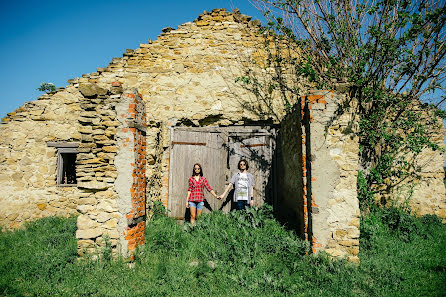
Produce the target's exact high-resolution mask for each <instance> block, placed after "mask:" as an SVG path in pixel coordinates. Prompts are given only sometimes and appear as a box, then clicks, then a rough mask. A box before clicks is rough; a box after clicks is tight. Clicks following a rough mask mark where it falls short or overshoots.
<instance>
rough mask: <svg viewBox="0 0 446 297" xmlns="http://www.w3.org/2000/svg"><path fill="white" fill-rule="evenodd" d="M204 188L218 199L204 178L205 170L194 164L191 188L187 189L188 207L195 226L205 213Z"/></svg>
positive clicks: (190, 182)
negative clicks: (202, 213)
mask: <svg viewBox="0 0 446 297" xmlns="http://www.w3.org/2000/svg"><path fill="white" fill-rule="evenodd" d="M203 188H206V190H208V192H211V194H212V196H214V197H215V198H217V194H215V192H214V190H212V188H211V187H210V186H209V184H208V181H207V179H206V178H205V177H204V176H203V169H202V168H201V165H200V164H199V163H195V164H194V169H193V170H192V176H191V177H190V178H189V188H188V189H187V199H186V200H187V201H186V207H189V209H190V223H191V224H192V225H193V224H194V223H195V220H198V216H199V215H200V214H201V212H202V211H203V206H204V193H203Z"/></svg>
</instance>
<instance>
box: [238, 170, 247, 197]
mask: <svg viewBox="0 0 446 297" xmlns="http://www.w3.org/2000/svg"><path fill="white" fill-rule="evenodd" d="M237 200H248V174H247V173H246V172H245V173H240V174H239V178H238V184H237Z"/></svg>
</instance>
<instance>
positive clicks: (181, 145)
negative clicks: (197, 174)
mask: <svg viewBox="0 0 446 297" xmlns="http://www.w3.org/2000/svg"><path fill="white" fill-rule="evenodd" d="M172 133H173V135H172V138H171V139H172V140H171V144H170V149H171V151H170V156H171V157H170V179H169V200H168V209H169V210H170V212H169V216H172V217H175V218H178V219H183V218H184V216H185V214H186V197H187V189H188V180H189V177H191V176H192V168H193V165H194V164H195V163H200V164H201V166H202V168H203V173H204V176H205V177H206V179H207V180H208V183H209V185H210V186H211V188H213V189H214V191H216V192H217V193H221V192H222V191H223V189H224V182H225V179H224V172H225V167H226V166H225V154H226V151H225V149H224V142H225V140H224V139H223V138H222V137H221V133H220V132H219V131H216V130H213V129H205V130H203V129H199V128H197V129H194V128H175V129H174V130H173V131H172ZM204 193H205V199H206V201H205V208H204V210H203V211H204V212H209V211H212V210H216V209H219V207H220V206H221V203H222V202H221V201H220V200H217V199H215V198H214V197H213V196H212V195H211V194H210V193H208V192H207V190H204Z"/></svg>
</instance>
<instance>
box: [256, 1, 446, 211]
mask: <svg viewBox="0 0 446 297" xmlns="http://www.w3.org/2000/svg"><path fill="white" fill-rule="evenodd" d="M251 2H252V3H253V4H254V5H255V6H256V7H257V8H258V9H260V10H261V11H263V13H264V14H265V16H266V17H267V18H268V19H269V23H268V26H267V29H268V30H269V32H271V33H272V34H277V35H280V36H282V37H285V38H286V39H287V40H288V43H289V44H291V45H292V46H294V47H295V48H296V49H298V50H297V51H299V52H300V54H301V56H300V59H299V60H298V61H296V62H295V63H294V67H295V73H296V74H297V75H299V76H302V77H305V78H307V79H308V80H309V81H310V82H311V83H312V84H313V85H314V86H315V87H316V88H320V89H336V87H339V85H340V84H343V85H344V86H346V87H347V89H348V93H349V95H350V98H353V99H355V100H357V102H358V112H359V114H360V123H359V131H358V132H357V133H358V134H359V136H360V150H361V152H360V160H361V166H362V172H361V173H360V175H359V177H360V179H361V180H360V181H359V183H358V185H359V188H358V190H359V193H360V199H362V202H370V201H371V200H372V199H373V195H374V194H376V193H377V192H379V191H389V189H390V188H391V187H393V186H395V184H396V183H398V182H399V181H401V179H404V178H405V177H407V176H411V175H413V173H414V172H416V171H417V169H418V168H416V165H415V163H414V162H411V160H410V159H408V158H407V156H405V154H402V153H401V152H411V153H412V154H413V155H414V156H415V155H416V154H418V153H419V152H420V151H421V150H422V149H423V148H425V147H431V148H433V149H436V148H437V145H436V144H435V143H433V142H431V141H430V138H429V129H428V126H429V125H432V124H435V123H438V122H439V120H438V117H437V115H439V114H440V115H441V114H444V113H442V112H441V110H440V109H438V107H441V106H442V104H443V103H444V102H445V100H446V99H445V96H444V82H445V54H446V43H445V33H446V32H445V23H446V8H445V2H444V1H429V0H427V1H409V0H381V1H376V0H372V1H352V0H343V1H329V0H325V1H324V0H314V1H313V0H307V1H296V0H276V1H273V0H271V1H270V0H252V1H251ZM289 62H290V61H287V63H289ZM277 83H279V84H286V82H285V81H284V80H278V81H277ZM434 92H435V93H434ZM432 95H434V96H436V97H437V98H436V100H434V101H432V102H431V103H433V105H434V106H432V105H430V106H427V105H423V104H421V103H420V100H423V99H424V100H428V99H429V98H432ZM425 102H426V101H425ZM412 160H414V158H412ZM364 204H366V203H363V205H364Z"/></svg>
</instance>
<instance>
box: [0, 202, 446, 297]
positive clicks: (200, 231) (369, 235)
mask: <svg viewBox="0 0 446 297" xmlns="http://www.w3.org/2000/svg"><path fill="white" fill-rule="evenodd" d="M75 230H76V222H75V218H70V219H63V218H46V219H41V220H39V221H36V222H33V223H31V224H28V225H27V226H26V228H24V229H23V230H18V231H15V232H7V233H2V234H0V254H1V257H0V296H445V293H446V226H445V225H444V224H441V223H440V222H439V221H438V219H437V218H436V217H432V216H427V217H424V218H419V219H418V218H414V217H412V216H410V215H408V214H406V213H404V212H402V211H399V210H396V209H389V210H380V209H375V210H373V211H372V212H371V213H369V214H368V215H367V216H365V217H363V218H362V222H361V240H360V259H361V264H360V265H359V266H356V265H354V264H351V263H347V262H345V261H340V260H336V261H334V260H330V259H329V258H328V257H326V256H324V255H323V254H321V255H319V256H306V255H305V254H306V252H307V250H308V247H307V244H306V243H305V242H303V241H301V240H300V239H299V238H297V237H296V236H295V235H294V234H293V233H292V232H290V231H287V230H286V229H285V228H283V227H282V226H280V225H279V224H278V223H277V222H276V221H275V220H274V219H273V217H272V215H271V210H270V209H269V208H267V207H266V208H261V209H259V210H249V211H247V212H232V213H230V214H228V215H224V214H222V213H220V212H213V213H212V214H210V215H203V216H202V217H201V220H200V222H199V223H198V224H197V225H196V226H195V228H193V229H192V228H190V227H189V226H187V225H185V226H181V225H178V224H177V223H176V222H175V221H174V220H172V219H170V218H167V217H164V216H158V217H157V218H156V219H154V220H152V221H151V222H150V223H149V225H148V228H147V234H146V238H147V239H146V240H147V243H146V246H145V247H143V248H141V249H140V251H139V252H138V253H137V255H136V260H135V265H134V267H133V268H129V265H128V263H126V261H125V260H123V259H116V260H107V259H108V258H109V257H107V255H108V254H109V251H107V250H103V251H101V252H102V253H103V254H104V255H105V257H102V260H90V261H84V262H80V263H79V262H78V261H77V254H76V240H75V237H74V234H75Z"/></svg>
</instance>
